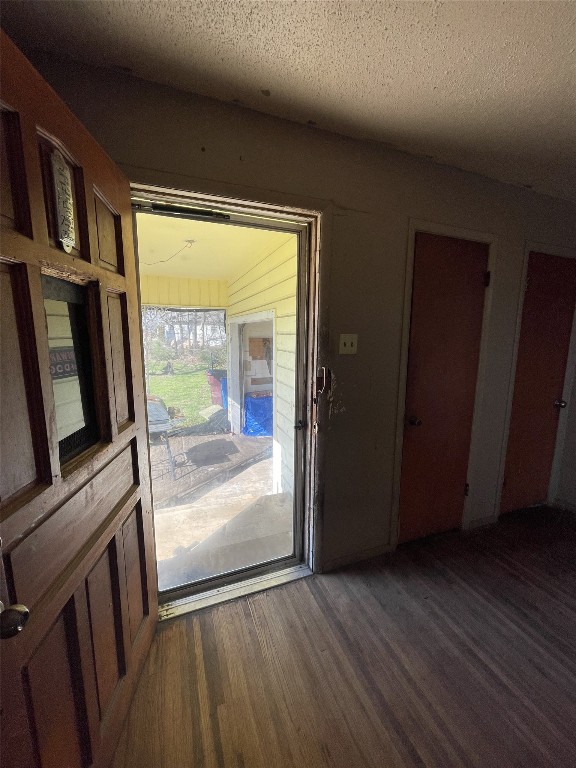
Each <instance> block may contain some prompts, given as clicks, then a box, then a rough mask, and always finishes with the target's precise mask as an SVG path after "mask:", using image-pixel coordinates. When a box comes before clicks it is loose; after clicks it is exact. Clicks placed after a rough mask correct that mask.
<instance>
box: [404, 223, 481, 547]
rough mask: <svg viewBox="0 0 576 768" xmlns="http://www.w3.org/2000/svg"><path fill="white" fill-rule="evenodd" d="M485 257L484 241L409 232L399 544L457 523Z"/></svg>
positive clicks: (464, 489) (461, 507) (468, 436)
mask: <svg viewBox="0 0 576 768" xmlns="http://www.w3.org/2000/svg"><path fill="white" fill-rule="evenodd" d="M488 256H489V245H488V244H487V243H483V242H474V241H470V240H463V239H459V238H454V237H447V236H445V235H438V234H429V233H426V232H417V233H416V235H415V247H414V275H413V284H412V308H411V318H410V342H409V350H408V374H407V388H406V404H405V420H404V439H403V452H402V468H401V480H400V515H399V527H400V531H399V540H400V541H401V542H406V541H410V540H412V539H417V538H420V537H423V536H428V535H431V534H434V533H440V532H443V531H447V530H451V529H453V528H458V527H460V525H461V523H462V516H463V512H464V500H465V496H466V494H467V472H468V458H469V453H470V439H471V433H472V419H473V412H474V402H475V394H476V382H477V377H478V362H479V356H480V342H481V335H482V319H483V313H484V302H485V293H486V288H487V285H488V283H489V273H488V271H487V270H488Z"/></svg>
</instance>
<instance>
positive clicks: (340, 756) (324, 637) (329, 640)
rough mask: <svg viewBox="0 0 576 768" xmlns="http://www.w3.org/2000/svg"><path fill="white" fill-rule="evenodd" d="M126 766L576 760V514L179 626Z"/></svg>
mask: <svg viewBox="0 0 576 768" xmlns="http://www.w3.org/2000/svg"><path fill="white" fill-rule="evenodd" d="M114 765H115V768H125V767H126V766H130V767H132V766H134V768H136V767H138V768H161V767H164V766H165V767H166V768H176V767H178V768H179V767H180V766H187V767H190V768H200V767H203V766H214V767H215V768H216V767H217V766H218V767H220V766H225V767H226V768H275V767H276V766H278V767H279V768H284V767H288V766H290V767H292V766H293V767H294V768H320V766H322V767H324V766H326V767H328V766H330V767H331V768H355V766H370V767H373V768H388V766H390V767H393V766H410V767H412V766H422V767H425V768H429V766H435V767H436V766H438V768H440V767H442V768H451V767H452V766H478V767H479V768H480V767H481V768H488V767H489V766H498V768H508V767H509V766H510V767H512V766H513V767H514V768H520V767H522V768H524V767H526V768H539V767H540V766H554V768H572V767H574V766H576V517H575V516H573V515H570V514H568V513H558V512H552V511H546V510H544V511H540V512H538V513H532V512H528V513H525V514H523V515H514V516H508V518H507V519H505V520H504V521H503V522H502V523H500V524H499V525H498V526H496V527H495V528H492V529H490V530H484V531H479V532H474V533H471V534H447V535H443V536H439V537H436V538H434V539H431V540H427V541H424V542H419V543H416V544H411V545H406V546H404V547H401V548H400V549H399V550H398V552H396V553H395V554H394V555H392V556H388V557H382V558H379V559H377V560H372V561H370V562H369V563H366V564H363V565H362V566H357V567H353V568H348V569H346V570H342V571H340V572H338V573H334V574H328V575H323V576H314V577H311V578H308V579H304V580H301V581H298V582H294V583H292V584H288V585H286V586H283V587H278V588H276V589H272V590H269V591H268V592H264V593H260V594H258V595H254V596H251V597H247V598H244V599H241V600H237V601H235V602H232V603H228V604H225V605H221V606H217V607H214V608H211V609H207V610H205V611H203V612H200V613H197V614H193V615H191V617H190V618H186V619H179V620H175V621H174V622H172V623H168V624H164V625H163V626H161V627H160V629H159V631H158V635H157V637H156V640H155V642H154V645H153V647H152V651H151V654H150V657H149V659H148V662H147V665H146V668H145V670H144V673H143V676H142V680H141V683H140V686H139V689H138V692H137V694H136V697H135V701H134V704H133V707H132V711H131V714H130V717H129V719H128V721H127V724H126V728H125V730H124V734H123V736H122V740H121V742H120V746H119V749H118V752H117V756H116V761H115V764H114Z"/></svg>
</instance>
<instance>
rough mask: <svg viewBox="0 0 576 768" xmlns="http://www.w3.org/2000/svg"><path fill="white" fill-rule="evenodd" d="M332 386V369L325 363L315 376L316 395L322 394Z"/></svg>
mask: <svg viewBox="0 0 576 768" xmlns="http://www.w3.org/2000/svg"><path fill="white" fill-rule="evenodd" d="M331 387H332V371H331V370H330V368H327V367H326V366H325V365H323V366H322V368H320V373H319V374H318V375H317V376H316V395H324V394H326V393H327V392H330V389H331Z"/></svg>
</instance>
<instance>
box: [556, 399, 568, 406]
mask: <svg viewBox="0 0 576 768" xmlns="http://www.w3.org/2000/svg"><path fill="white" fill-rule="evenodd" d="M554 405H555V407H556V408H566V406H567V405H568V403H567V402H566V400H554Z"/></svg>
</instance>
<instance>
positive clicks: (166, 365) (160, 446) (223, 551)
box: [136, 201, 309, 599]
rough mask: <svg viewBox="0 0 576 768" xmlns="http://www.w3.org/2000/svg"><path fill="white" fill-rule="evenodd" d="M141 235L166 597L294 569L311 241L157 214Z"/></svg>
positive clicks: (227, 222) (143, 214) (184, 212)
mask: <svg viewBox="0 0 576 768" xmlns="http://www.w3.org/2000/svg"><path fill="white" fill-rule="evenodd" d="M136 229H137V235H138V252H139V264H140V293H141V317H142V331H143V345H144V362H145V374H146V399H147V410H148V430H149V438H150V468H151V479H152V492H153V505H154V518H155V534H156V552H157V564H158V581H159V589H160V592H161V594H163V595H164V596H165V598H166V599H169V598H172V597H177V596H179V595H181V594H186V593H188V592H194V591H200V590H204V589H207V588H213V587H215V586H218V584H220V583H223V582H226V581H230V580H235V579H241V578H245V577H247V576H252V575H255V573H257V572H259V571H262V570H263V569H266V570H269V569H274V568H283V567H285V566H286V565H291V564H297V563H298V562H300V561H301V560H302V557H303V530H304V471H303V469H304V466H305V465H304V462H302V457H303V455H304V453H305V451H306V440H305V436H304V435H302V434H301V431H300V430H299V429H295V426H297V427H298V426H299V425H302V424H303V423H305V422H306V421H307V420H308V419H307V409H308V403H307V398H306V394H305V393H306V391H307V387H306V386H303V384H304V381H303V379H304V378H305V371H306V368H307V366H306V362H307V355H308V350H307V349H305V348H303V346H305V344H304V345H303V344H302V343H301V341H299V340H301V339H304V340H305V339H307V337H308V334H307V323H306V321H307V312H306V307H307V302H306V301H305V302H302V301H301V297H302V294H303V293H304V295H306V293H305V291H307V282H308V269H307V248H306V247H305V246H306V244H307V241H308V236H309V232H308V231H307V227H306V226H305V225H302V224H295V223H294V222H290V221H279V220H278V219H268V220H267V219H266V217H262V216H258V217H250V216H247V215H245V214H244V215H241V216H234V214H233V213H232V212H228V213H227V212H222V211H219V212H217V213H215V212H213V211H207V210H204V209H198V208H197V207H196V206H195V207H194V208H192V207H190V208H188V207H186V206H182V205H181V204H179V205H177V206H175V205H170V204H169V203H166V202H165V201H162V202H159V203H157V204H152V203H148V202H147V203H146V204H140V205H139V206H137V213H136ZM302 281H303V282H304V285H302ZM297 458H298V461H297V460H296V459H297Z"/></svg>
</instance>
